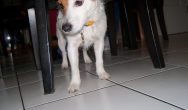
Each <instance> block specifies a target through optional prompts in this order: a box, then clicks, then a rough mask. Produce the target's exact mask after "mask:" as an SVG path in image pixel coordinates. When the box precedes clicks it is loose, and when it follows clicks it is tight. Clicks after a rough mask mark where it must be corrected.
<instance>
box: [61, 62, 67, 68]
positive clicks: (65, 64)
mask: <svg viewBox="0 0 188 110" xmlns="http://www.w3.org/2000/svg"><path fill="white" fill-rule="evenodd" d="M61 67H62V68H63V69H67V68H69V65H68V64H67V63H62V64H61Z"/></svg>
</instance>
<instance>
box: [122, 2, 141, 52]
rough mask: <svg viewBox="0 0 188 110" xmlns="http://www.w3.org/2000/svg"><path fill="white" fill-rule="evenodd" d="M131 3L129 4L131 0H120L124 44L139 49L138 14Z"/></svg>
mask: <svg viewBox="0 0 188 110" xmlns="http://www.w3.org/2000/svg"><path fill="white" fill-rule="evenodd" d="M129 5H131V4H129V1H127V0H120V16H121V18H120V20H121V29H122V37H123V38H122V39H123V46H124V47H125V45H126V46H127V47H128V48H129V49H137V48H138V44H137V40H136V38H137V37H138V36H137V29H136V28H138V26H137V15H136V13H135V12H134V8H133V7H132V6H129Z"/></svg>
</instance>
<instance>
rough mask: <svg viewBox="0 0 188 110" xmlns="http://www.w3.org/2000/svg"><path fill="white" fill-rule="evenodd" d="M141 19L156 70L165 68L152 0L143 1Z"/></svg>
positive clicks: (140, 10)
mask: <svg viewBox="0 0 188 110" xmlns="http://www.w3.org/2000/svg"><path fill="white" fill-rule="evenodd" d="M139 12H140V18H141V22H142V26H143V30H144V34H145V40H146V43H147V47H148V50H149V53H150V56H151V59H152V61H153V64H154V67H155V68H163V67H165V62H164V58H163V54H162V51H161V47H160V42H159V37H158V33H157V27H156V23H155V17H154V12H153V7H152V5H151V2H150V0H142V2H140V5H139Z"/></svg>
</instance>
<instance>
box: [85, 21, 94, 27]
mask: <svg viewBox="0 0 188 110" xmlns="http://www.w3.org/2000/svg"><path fill="white" fill-rule="evenodd" d="M94 23H95V21H93V20H89V21H88V22H86V24H85V26H87V27H89V26H92V25H93V24H94Z"/></svg>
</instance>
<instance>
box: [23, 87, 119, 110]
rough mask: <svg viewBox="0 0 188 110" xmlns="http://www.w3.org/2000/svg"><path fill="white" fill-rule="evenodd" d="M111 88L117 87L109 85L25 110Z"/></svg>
mask: <svg viewBox="0 0 188 110" xmlns="http://www.w3.org/2000/svg"><path fill="white" fill-rule="evenodd" d="M113 86H117V85H110V86H107V87H102V88H98V89H95V90H91V91H88V92H84V93H78V94H75V95H72V96H68V97H65V98H60V99H57V100H52V101H49V102H46V103H42V104H38V105H34V106H30V107H26V109H30V108H35V107H39V106H41V105H46V104H50V103H54V102H58V101H64V100H67V99H70V98H73V97H76V96H81V95H85V94H89V93H92V92H95V91H99V90H102V89H106V88H110V87H113ZM24 110H25V109H24Z"/></svg>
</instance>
